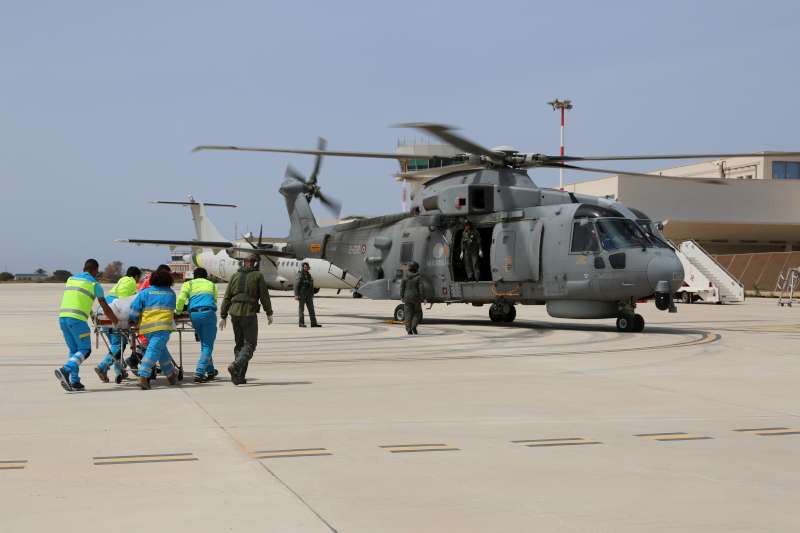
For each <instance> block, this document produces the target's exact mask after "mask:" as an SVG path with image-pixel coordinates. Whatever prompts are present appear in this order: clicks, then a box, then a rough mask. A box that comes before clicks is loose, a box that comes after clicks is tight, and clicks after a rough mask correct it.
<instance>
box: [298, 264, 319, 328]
mask: <svg viewBox="0 0 800 533" xmlns="http://www.w3.org/2000/svg"><path fill="white" fill-rule="evenodd" d="M294 299H295V300H297V301H298V303H299V311H298V316H299V324H300V327H301V328H304V327H306V323H305V317H304V316H303V307H307V308H308V318H309V319H310V320H311V327H312V328H321V327H322V324H320V323H319V322H317V314H316V313H315V312H314V278H312V277H311V266H310V265H309V264H308V263H307V262H305V261H303V266H302V270H300V271H299V272H298V273H297V277H296V278H295V280H294Z"/></svg>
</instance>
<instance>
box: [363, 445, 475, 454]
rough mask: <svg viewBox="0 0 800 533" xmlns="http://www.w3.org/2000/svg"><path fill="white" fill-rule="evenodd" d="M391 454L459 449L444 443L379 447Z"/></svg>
mask: <svg viewBox="0 0 800 533" xmlns="http://www.w3.org/2000/svg"><path fill="white" fill-rule="evenodd" d="M378 447H379V448H383V449H384V450H386V451H388V452H390V453H422V452H454V451H459V448H456V447H453V446H450V445H448V444H444V443H437V444H382V445H379V446H378Z"/></svg>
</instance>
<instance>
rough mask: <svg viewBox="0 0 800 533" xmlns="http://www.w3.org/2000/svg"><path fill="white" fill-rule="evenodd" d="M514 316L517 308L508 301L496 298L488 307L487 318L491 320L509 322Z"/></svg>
mask: <svg viewBox="0 0 800 533" xmlns="http://www.w3.org/2000/svg"><path fill="white" fill-rule="evenodd" d="M516 317H517V310H516V308H515V307H514V304H512V303H510V302H506V301H503V300H498V301H497V302H494V303H493V304H492V305H491V307H489V320H491V321H492V322H506V323H511V322H513V321H514V319H515V318H516Z"/></svg>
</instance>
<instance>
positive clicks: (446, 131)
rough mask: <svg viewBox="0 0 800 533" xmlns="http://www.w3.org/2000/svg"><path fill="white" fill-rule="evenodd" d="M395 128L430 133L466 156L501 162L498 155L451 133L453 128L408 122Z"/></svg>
mask: <svg viewBox="0 0 800 533" xmlns="http://www.w3.org/2000/svg"><path fill="white" fill-rule="evenodd" d="M397 127H399V128H415V129H418V130H422V131H424V132H427V133H430V134H431V135H433V136H434V137H436V138H437V139H439V140H442V141H444V142H445V143H447V144H449V145H450V146H454V147H456V148H458V149H460V150H464V151H465V152H466V153H468V154H473V155H483V156H486V157H488V158H489V159H491V160H492V161H497V162H498V163H501V162H502V158H500V157H498V154H496V153H495V152H492V151H491V150H489V149H488V148H484V147H483V146H481V145H479V144H477V143H474V142H472V141H470V140H469V139H466V138H464V137H462V136H461V135H458V134H456V133H453V131H454V128H452V127H450V126H445V125H443V124H432V123H428V122H408V123H406V124H398V125H397Z"/></svg>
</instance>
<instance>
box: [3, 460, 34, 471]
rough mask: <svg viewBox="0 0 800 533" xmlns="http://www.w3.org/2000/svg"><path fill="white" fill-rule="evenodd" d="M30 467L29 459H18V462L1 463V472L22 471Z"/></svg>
mask: <svg viewBox="0 0 800 533" xmlns="http://www.w3.org/2000/svg"><path fill="white" fill-rule="evenodd" d="M26 466H28V460H27V459H18V460H16V461H0V470H22V469H24V468H25V467H26Z"/></svg>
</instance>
